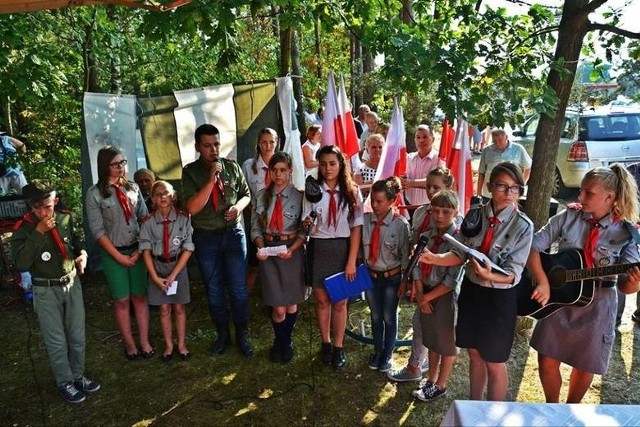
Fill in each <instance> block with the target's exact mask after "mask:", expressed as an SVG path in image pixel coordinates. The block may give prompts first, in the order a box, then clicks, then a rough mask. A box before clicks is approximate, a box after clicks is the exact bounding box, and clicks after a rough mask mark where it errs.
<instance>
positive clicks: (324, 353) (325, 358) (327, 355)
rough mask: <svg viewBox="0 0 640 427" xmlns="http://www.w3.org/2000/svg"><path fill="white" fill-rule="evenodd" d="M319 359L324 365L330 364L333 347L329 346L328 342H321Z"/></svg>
mask: <svg viewBox="0 0 640 427" xmlns="http://www.w3.org/2000/svg"><path fill="white" fill-rule="evenodd" d="M320 359H321V360H322V363H324V364H325V365H327V366H329V365H331V361H332V360H333V347H332V346H331V343H330V342H323V343H322V348H321V349H320Z"/></svg>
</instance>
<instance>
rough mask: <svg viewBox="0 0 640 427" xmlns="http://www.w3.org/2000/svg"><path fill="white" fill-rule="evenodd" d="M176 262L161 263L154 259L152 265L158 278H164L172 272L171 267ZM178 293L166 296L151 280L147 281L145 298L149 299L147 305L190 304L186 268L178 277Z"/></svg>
mask: <svg viewBox="0 0 640 427" xmlns="http://www.w3.org/2000/svg"><path fill="white" fill-rule="evenodd" d="M176 262H177V261H173V262H169V263H167V262H161V261H158V260H156V259H154V260H153V265H154V266H155V268H156V272H157V273H158V276H160V277H166V276H167V275H169V274H170V273H171V270H173V266H174V265H176ZM176 280H177V281H178V291H177V292H176V294H175V295H167V294H166V293H165V292H164V291H163V290H161V289H160V288H158V287H157V286H156V285H155V284H154V283H153V281H152V280H151V278H149V279H148V282H147V283H148V285H147V298H148V299H149V305H163V304H187V303H189V302H191V293H190V291H189V274H188V273H187V268H186V267H185V268H183V269H182V271H180V273H178V276H176Z"/></svg>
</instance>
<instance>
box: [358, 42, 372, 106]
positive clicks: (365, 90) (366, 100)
mask: <svg viewBox="0 0 640 427" xmlns="http://www.w3.org/2000/svg"><path fill="white" fill-rule="evenodd" d="M373 68H374V62H373V54H372V53H371V50H370V49H368V48H365V47H363V48H362V81H361V83H360V84H361V85H362V103H363V104H371V101H373V95H374V93H375V89H374V88H373V87H372V85H371V81H370V79H369V74H370V73H372V72H373Z"/></svg>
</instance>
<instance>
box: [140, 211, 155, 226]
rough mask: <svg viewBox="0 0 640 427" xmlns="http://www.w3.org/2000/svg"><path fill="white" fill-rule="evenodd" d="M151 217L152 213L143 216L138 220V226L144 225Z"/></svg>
mask: <svg viewBox="0 0 640 427" xmlns="http://www.w3.org/2000/svg"><path fill="white" fill-rule="evenodd" d="M152 217H153V212H151V213H150V214H148V215H146V216H144V217H143V218H142V219H141V220H140V225H142V224H144V223H145V222H147V221H149V220H150V219H151V218H152Z"/></svg>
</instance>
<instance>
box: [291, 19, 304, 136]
mask: <svg viewBox="0 0 640 427" xmlns="http://www.w3.org/2000/svg"><path fill="white" fill-rule="evenodd" d="M291 73H292V74H293V76H292V77H291V78H292V81H293V97H294V98H295V100H296V104H297V106H298V108H297V109H296V119H297V120H298V129H300V139H301V141H300V142H304V141H305V140H306V125H307V123H306V120H305V118H304V96H303V94H302V80H301V78H302V67H301V66H300V49H299V48H298V33H297V31H296V30H295V29H293V28H292V29H291Z"/></svg>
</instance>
